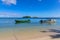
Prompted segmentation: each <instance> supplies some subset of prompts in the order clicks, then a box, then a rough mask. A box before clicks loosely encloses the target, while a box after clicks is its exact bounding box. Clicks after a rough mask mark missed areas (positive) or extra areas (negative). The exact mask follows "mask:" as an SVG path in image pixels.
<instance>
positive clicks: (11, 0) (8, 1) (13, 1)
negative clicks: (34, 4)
mask: <svg viewBox="0 0 60 40" xmlns="http://www.w3.org/2000/svg"><path fill="white" fill-rule="evenodd" d="M1 1H2V2H3V3H4V4H7V5H11V4H13V5H16V0H1Z"/></svg>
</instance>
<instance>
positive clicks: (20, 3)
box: [0, 0, 60, 17]
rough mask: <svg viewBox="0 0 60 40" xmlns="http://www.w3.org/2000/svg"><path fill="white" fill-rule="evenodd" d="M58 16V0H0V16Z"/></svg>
mask: <svg viewBox="0 0 60 40" xmlns="http://www.w3.org/2000/svg"><path fill="white" fill-rule="evenodd" d="M22 16H37V17H60V0H0V17H22Z"/></svg>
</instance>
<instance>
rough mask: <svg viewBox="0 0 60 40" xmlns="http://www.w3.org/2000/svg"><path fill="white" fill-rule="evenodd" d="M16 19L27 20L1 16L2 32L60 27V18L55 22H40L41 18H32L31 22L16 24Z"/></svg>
mask: <svg viewBox="0 0 60 40" xmlns="http://www.w3.org/2000/svg"><path fill="white" fill-rule="evenodd" d="M15 20H27V19H23V18H0V33H1V32H8V31H13V30H14V31H16V32H17V31H40V30H41V29H53V28H55V29H60V19H58V18H57V19H55V20H56V23H54V24H40V22H39V21H40V20H41V19H40V18H39V19H33V18H31V19H30V20H31V23H20V24H15Z"/></svg>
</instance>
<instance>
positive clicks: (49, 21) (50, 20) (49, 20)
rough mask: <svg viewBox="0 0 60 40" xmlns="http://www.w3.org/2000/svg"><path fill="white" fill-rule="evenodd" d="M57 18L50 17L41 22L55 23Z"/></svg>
mask: <svg viewBox="0 0 60 40" xmlns="http://www.w3.org/2000/svg"><path fill="white" fill-rule="evenodd" d="M55 22H56V20H54V19H48V20H40V23H55Z"/></svg>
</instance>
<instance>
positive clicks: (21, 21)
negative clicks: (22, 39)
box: [15, 20, 31, 24]
mask: <svg viewBox="0 0 60 40" xmlns="http://www.w3.org/2000/svg"><path fill="white" fill-rule="evenodd" d="M30 22H31V21H30V20H15V23H16V24H17V23H30Z"/></svg>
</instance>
